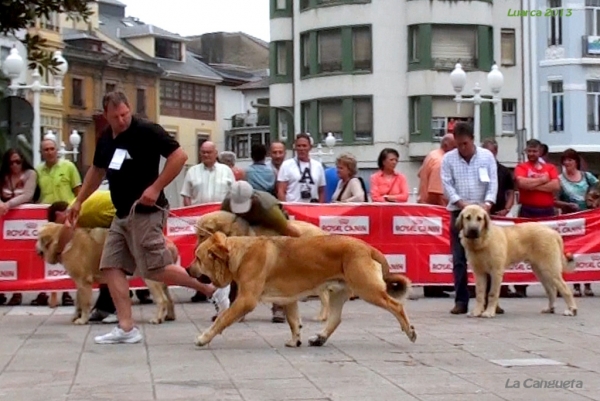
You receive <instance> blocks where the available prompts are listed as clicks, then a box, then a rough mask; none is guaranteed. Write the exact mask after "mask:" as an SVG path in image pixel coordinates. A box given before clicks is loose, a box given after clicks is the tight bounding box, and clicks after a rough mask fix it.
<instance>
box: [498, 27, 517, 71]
mask: <svg viewBox="0 0 600 401" xmlns="http://www.w3.org/2000/svg"><path fill="white" fill-rule="evenodd" d="M515 47H516V41H515V30H514V29H502V31H501V32H500V63H501V64H502V65H503V66H514V65H516V64H517V60H516V54H517V53H516V49H515Z"/></svg>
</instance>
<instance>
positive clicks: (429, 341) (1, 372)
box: [0, 286, 600, 401]
mask: <svg viewBox="0 0 600 401" xmlns="http://www.w3.org/2000/svg"><path fill="white" fill-rule="evenodd" d="M595 289H596V290H597V291H598V292H600V288H595ZM417 291H419V292H420V290H417ZM530 293H531V294H530V297H529V298H527V299H507V300H506V299H503V300H501V304H502V306H503V307H504V308H505V309H506V311H507V314H505V315H501V316H498V317H496V318H495V319H492V320H485V319H473V318H467V317H466V316H464V315H462V316H452V315H450V314H449V313H448V311H449V309H450V307H451V306H452V300H451V299H423V298H420V299H417V300H414V301H407V306H408V312H409V315H410V317H411V320H412V323H413V324H414V325H415V327H416V328H417V331H418V334H419V337H418V339H417V342H416V343H415V344H412V343H410V342H409V341H408V339H407V338H406V336H405V335H404V334H403V333H401V332H400V329H399V326H398V324H397V322H396V321H395V319H394V317H393V316H392V315H390V314H389V313H387V312H385V311H382V310H379V309H377V308H375V307H373V306H371V305H367V304H366V303H364V302H362V301H360V300H357V301H353V302H349V303H348V304H346V308H345V310H344V312H345V313H344V321H343V322H342V324H341V325H340V327H339V328H338V330H337V332H336V333H335V334H334V335H333V337H332V338H331V339H330V341H329V342H328V343H327V344H326V345H325V346H324V347H322V348H313V347H308V346H306V340H307V339H308V337H309V336H310V335H312V334H314V333H315V332H316V331H317V330H319V328H320V326H321V324H320V323H318V322H315V321H314V320H313V318H314V316H315V315H316V314H317V311H318V307H319V302H318V301H309V302H305V303H301V304H300V310H301V313H302V316H303V323H304V328H303V340H304V341H303V345H302V347H301V348H298V349H290V348H286V347H284V342H285V341H286V340H287V339H288V336H289V329H288V327H287V324H272V323H270V320H269V319H270V311H269V309H268V307H267V306H266V305H261V306H259V308H258V309H257V310H256V311H255V312H253V313H252V314H251V315H249V316H248V317H247V318H246V321H245V322H244V323H238V324H236V325H235V326H234V327H231V328H230V329H229V330H228V331H226V332H225V333H224V334H223V335H222V336H219V337H217V338H215V340H214V341H213V342H212V344H211V345H209V346H208V347H206V348H197V347H196V346H195V345H194V344H193V342H194V339H195V336H196V335H197V333H198V332H199V331H200V330H202V329H204V328H205V327H207V325H208V324H209V323H210V322H209V318H210V316H211V315H212V311H213V309H212V306H211V305H209V304H206V303H205V304H190V303H187V301H188V300H189V297H190V296H191V293H190V292H187V291H185V290H180V289H178V290H176V297H177V298H178V299H179V302H183V303H179V304H178V305H177V321H175V322H170V323H166V324H163V325H160V326H153V325H149V324H145V323H142V324H140V327H141V329H142V331H143V333H144V336H145V339H144V342H143V343H140V344H134V345H96V344H94V343H93V337H94V336H95V335H97V334H100V333H103V332H105V331H107V330H110V329H111V328H112V326H107V325H89V326H73V325H71V324H70V323H69V314H70V313H71V308H58V309H57V310H50V309H48V308H45V307H26V306H21V307H15V308H9V307H0V401H4V400H7V401H8V400H10V401H21V400H23V401H42V400H43V401H65V400H69V401H83V400H86V401H93V400H119V401H126V400H136V401H147V400H161V401H167V400H190V401H191V400H194V401H200V400H210V401H219V400H227V401H237V400H246V401H266V400H278V401H283V400H332V401H334V400H335V401H337V400H343V401H358V400H360V401H367V400H390V401H392V400H393V401H404V400H428V401H438V400H461V401H469V400H483V401H494V400H528V401H531V400H544V401H552V400H561V401H562V400H569V401H577V400H600V362H599V354H600V341H599V340H600V313H598V311H599V310H600V298H585V299H579V300H578V303H579V316H577V317H575V318H568V317H563V316H561V315H541V314H540V313H539V311H540V310H541V309H542V308H543V307H544V306H545V305H546V300H545V298H543V297H542V294H541V290H540V287H539V286H536V287H530ZM32 296H33V295H29V296H28V298H27V299H26V300H29V298H30V297H32ZM557 306H558V308H557V310H560V311H562V310H563V309H564V303H563V302H562V299H560V298H559V300H558V303H557ZM153 308H154V306H153V305H145V306H143V307H140V306H136V307H135V313H136V317H137V318H138V319H140V321H146V320H147V319H149V318H150V316H151V314H152V313H153V310H154V309H153ZM497 360H513V361H509V362H508V363H509V364H513V365H514V364H525V365H527V364H531V363H546V366H520V367H519V366H517V367H514V366H513V367H504V366H501V365H498V364H497V363H494V362H492V361H497ZM553 361H554V362H553ZM535 380H546V381H551V380H560V381H572V380H574V381H573V382H570V383H571V385H577V384H578V382H577V381H580V382H581V386H582V388H569V389H556V388H552V389H547V388H546V389H535V388H530V387H531V386H532V385H533V383H534V381H535ZM507 381H508V383H509V384H508V386H512V387H514V386H515V385H516V384H515V383H516V382H519V383H520V385H521V386H520V388H507ZM524 387H529V388H524Z"/></svg>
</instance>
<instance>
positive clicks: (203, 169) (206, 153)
mask: <svg viewBox="0 0 600 401" xmlns="http://www.w3.org/2000/svg"><path fill="white" fill-rule="evenodd" d="M217 156H218V152H217V147H216V146H215V144H214V143H213V142H210V141H206V142H204V143H203V144H202V146H201V147H200V163H199V164H197V165H195V166H193V167H190V169H189V170H188V171H187V173H186V175H185V179H184V181H183V188H182V189H181V196H182V197H183V205H184V206H191V205H201V204H204V203H215V202H219V203H220V202H223V200H224V199H225V197H226V196H227V193H228V192H229V188H230V187H231V185H232V184H233V183H234V182H235V176H234V175H233V171H232V170H231V169H230V168H229V166H227V165H225V164H221V163H219V162H217ZM207 281H208V282H207ZM200 282H202V283H205V284H208V283H209V282H210V281H209V280H208V278H206V277H201V278H200ZM227 291H229V288H228V289H227ZM204 300H206V296H205V295H204V294H202V293H201V292H196V294H195V295H194V296H193V297H192V299H191V301H192V302H202V301H204Z"/></svg>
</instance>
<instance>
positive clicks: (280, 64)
mask: <svg viewBox="0 0 600 401" xmlns="http://www.w3.org/2000/svg"><path fill="white" fill-rule="evenodd" d="M286 46H287V44H286V42H278V43H277V47H276V53H277V71H276V74H277V75H286V74H287V71H288V67H287V47H286Z"/></svg>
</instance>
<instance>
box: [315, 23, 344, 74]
mask: <svg viewBox="0 0 600 401" xmlns="http://www.w3.org/2000/svg"><path fill="white" fill-rule="evenodd" d="M317 43H318V51H319V52H318V61H319V72H337V71H342V31H341V30H340V29H331V30H326V31H320V32H319V33H318V34H317Z"/></svg>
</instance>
